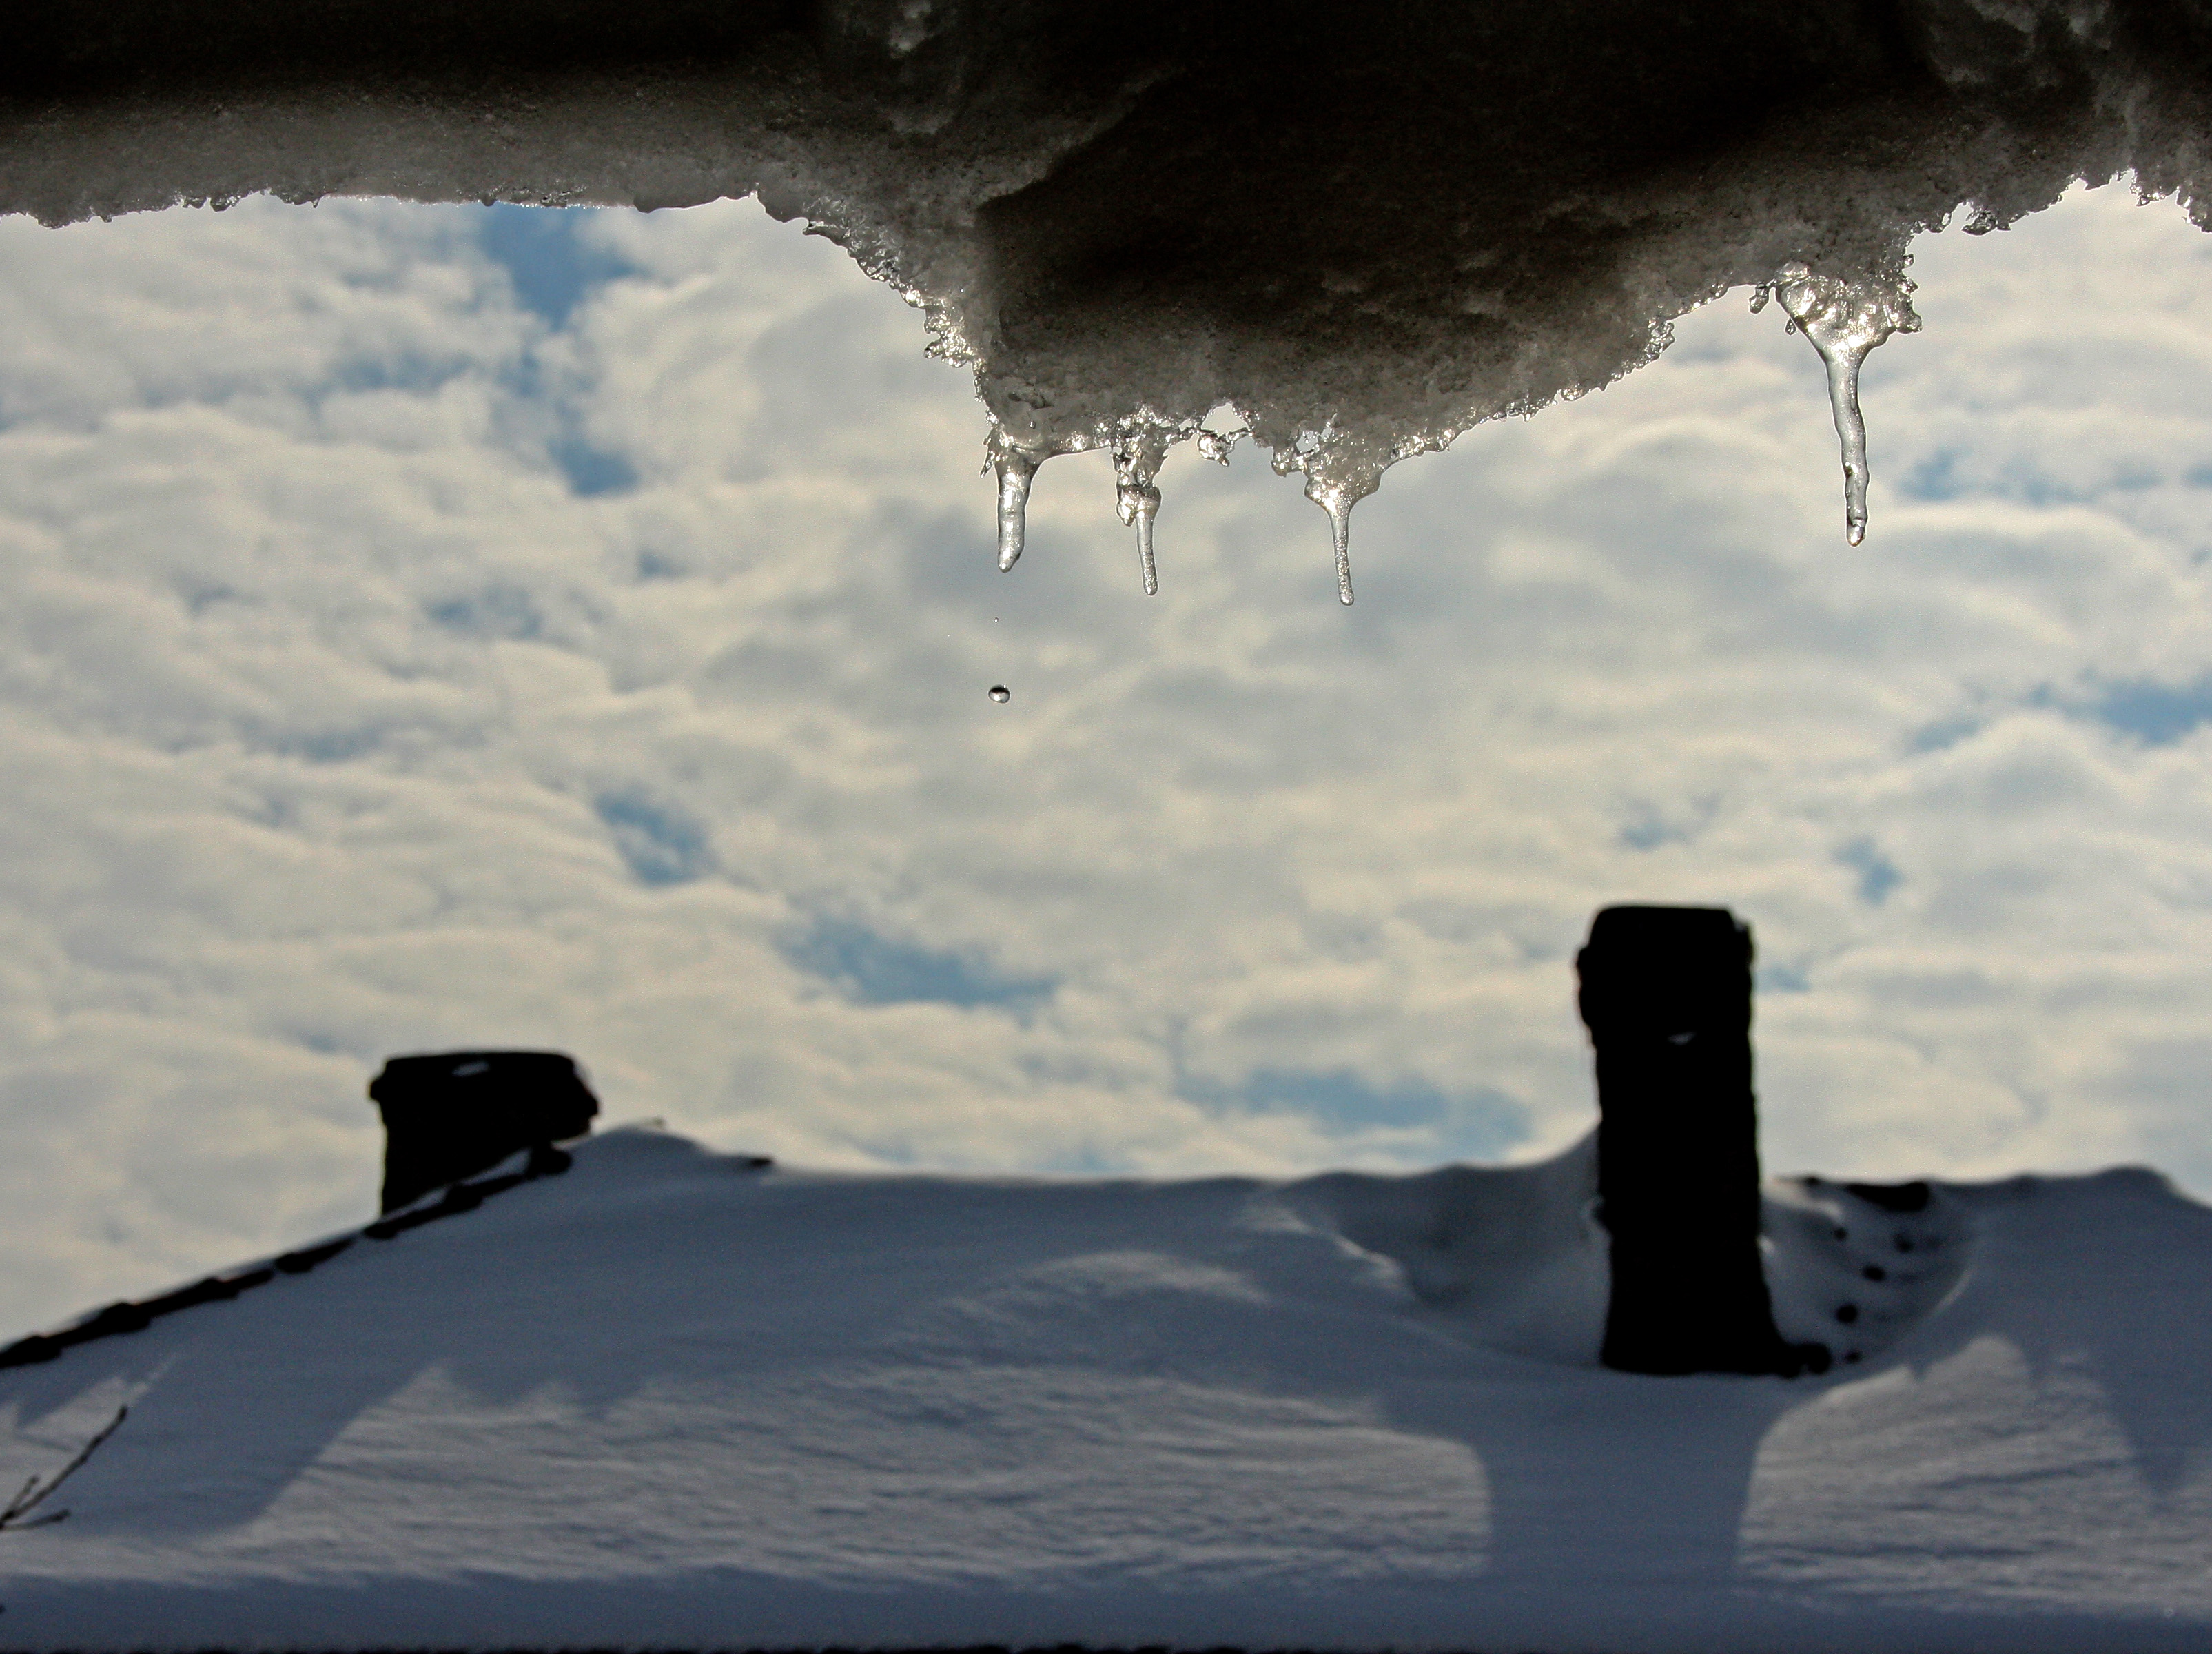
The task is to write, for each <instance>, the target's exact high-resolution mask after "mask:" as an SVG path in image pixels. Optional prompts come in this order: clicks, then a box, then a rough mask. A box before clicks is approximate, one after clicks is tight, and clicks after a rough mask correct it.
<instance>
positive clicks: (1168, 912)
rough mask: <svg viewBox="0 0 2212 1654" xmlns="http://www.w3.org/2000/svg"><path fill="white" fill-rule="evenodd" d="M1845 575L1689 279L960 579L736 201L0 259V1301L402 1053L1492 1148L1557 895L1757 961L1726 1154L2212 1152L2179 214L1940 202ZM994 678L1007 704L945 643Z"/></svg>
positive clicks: (2061, 1163) (917, 339) (1780, 341)
mask: <svg viewBox="0 0 2212 1654" xmlns="http://www.w3.org/2000/svg"><path fill="white" fill-rule="evenodd" d="M1915 274H1916V275H1917V278H1918V279H1919V281H1920V283H1921V292H1920V295H1919V304H1920V308H1921V311H1922V313H1923V316H1924V317H1925V318H1926V321H1927V327H1926V331H1924V332H1923V333H1922V334H1920V335H1918V336H1917V337H1909V338H1900V339H1898V340H1896V341H1893V343H1892V344H1889V345H1887V346H1886V347H1884V348H1883V349H1882V350H1881V351H1879V352H1877V353H1876V355H1875V357H1874V358H1873V360H1872V361H1871V362H1870V363H1869V367H1868V369H1867V374H1866V383H1865V392H1866V401H1867V406H1868V416H1869V424H1870V427H1871V433H1872V443H1873V462H1874V469H1875V487H1874V523H1873V528H1872V532H1871V533H1870V535H1869V539H1868V541H1867V544H1865V545H1864V546H1863V547H1862V548H1860V549H1858V550H1851V549H1850V548H1849V547H1847V546H1846V545H1845V544H1844V538H1843V533H1842V523H1841V515H1842V512H1841V490H1840V484H1839V481H1838V472H1837V468H1836V459H1835V447H1834V436H1833V433H1832V429H1831V428H1830V425H1829V422H1828V414H1827V409H1826V401H1825V398H1824V397H1823V394H1822V391H1821V380H1820V364H1819V362H1818V361H1817V359H1816V358H1815V357H1814V354H1813V352H1812V351H1811V350H1809V349H1808V347H1807V346H1806V344H1804V342H1803V341H1802V339H1796V338H1791V337H1785V336H1784V332H1783V329H1782V323H1781V319H1780V318H1779V317H1778V315H1777V314H1776V313H1774V312H1773V311H1771V310H1769V311H1768V312H1767V313H1765V314H1763V315H1759V316H1753V315H1750V314H1749V313H1747V310H1746V308H1745V306H1744V302H1743V295H1740V294H1739V295H1735V296H1733V297H1732V298H1730V299H1729V300H1727V301H1723V302H1722V303H1720V304H1718V305H1716V306H1714V307H1711V308H1710V309H1708V310H1706V311H1705V312H1701V313H1699V314H1697V315H1694V316H1692V317H1690V318H1686V319H1685V320H1684V321H1683V323H1682V324H1681V325H1680V330H1679V341H1678V343H1677V344H1676V345H1675V346H1674V350H1672V351H1671V352H1669V353H1668V356H1666V357H1665V358H1664V359H1663V360H1662V362H1660V363H1659V364H1658V365H1657V366H1656V367H1655V368H1651V369H1650V370H1647V371H1646V372H1644V373H1643V374H1638V375H1637V376H1635V377H1634V378H1632V379H1631V380H1626V381H1625V382H1623V383H1622V384H1620V385H1619V386H1615V387H1613V389H1612V390H1610V391H1608V392H1605V393H1603V394H1601V395H1596V396H1592V397H1590V398H1586V399H1585V400H1583V401H1582V402H1580V403H1578V404H1574V405H1572V406H1567V407H1561V408H1558V409H1555V410H1552V411H1550V412H1548V413H1546V414H1544V415H1542V416H1541V417H1538V418H1536V419H1534V420H1531V421H1513V422H1508V423H1500V424H1498V425H1494V426H1491V427H1486V428H1483V429H1478V430H1477V431H1475V432H1474V433H1473V434H1471V435H1468V436H1467V437H1466V438H1464V439H1462V441H1461V442H1460V444H1459V445H1458V447H1456V448H1455V450H1454V451H1453V452H1451V453H1448V454H1444V455H1441V456H1434V457H1431V458H1427V459H1420V460H1416V461H1413V462H1410V463H1408V464H1406V465H1401V466H1400V467H1398V468H1397V469H1396V470H1395V471H1393V472H1392V473H1391V475H1390V476H1389V478H1388V479H1387V480H1386V482H1385V483H1384V485H1383V491H1382V493H1381V494H1380V495H1378V496H1376V497H1375V498H1373V499H1370V500H1369V501H1368V502H1365V503H1364V504H1363V505H1362V506H1361V508H1359V511H1358V517H1357V519H1356V522H1355V530H1356V533H1355V545H1354V554H1355V565H1356V571H1357V574H1358V582H1359V602H1358V605H1357V606H1356V607H1355V608H1353V609H1352V610H1349V611H1346V610H1345V609H1343V608H1342V607H1341V606H1340V605H1339V604H1338V603H1337V602H1336V601H1335V596H1334V575H1333V571H1332V567H1331V562H1330V556H1329V547H1328V532H1327V524H1326V522H1325V520H1323V518H1322V515H1321V514H1319V513H1318V512H1317V511H1316V510H1315V509H1314V508H1312V507H1311V506H1310V505H1309V504H1307V503H1306V502H1304V499H1303V498H1301V497H1300V496H1299V494H1298V492H1297V489H1296V488H1295V487H1294V486H1293V485H1292V484H1291V483H1286V482H1283V481H1281V480H1279V479H1278V478H1276V477H1273V475H1272V474H1271V473H1270V472H1269V471H1268V470H1267V465H1266V464H1265V463H1264V460H1263V459H1261V457H1259V456H1255V455H1254V454H1252V453H1249V451H1240V452H1239V453H1237V457H1236V461H1235V463H1234V464H1233V465H1231V466H1230V467H1229V468H1228V469H1226V470H1223V469H1220V468H1218V467H1215V466H1212V465H1206V464H1205V463H1204V462H1203V461H1201V460H1200V459H1197V458H1196V457H1195V456H1194V455H1193V454H1191V453H1189V451H1188V450H1183V451H1181V452H1180V453H1178V454H1177V455H1176V457H1175V458H1173V459H1171V460H1170V464H1169V465H1168V468H1167V470H1166V471H1165V472H1164V476H1163V478H1162V483H1163V487H1164V491H1165V495H1166V503H1165V506H1164V509H1163V512H1162V514H1161V517H1160V522H1159V544H1160V565H1161V576H1162V582H1163V589H1162V592H1161V594H1160V596H1159V597H1158V598H1157V599H1151V600H1147V599H1146V598H1145V597H1144V596H1143V594H1142V592H1141V589H1140V587H1139V580H1138V568H1137V558H1136V554H1135V549H1134V546H1133V543H1132V539H1131V537H1130V534H1129V532H1128V531H1127V530H1126V529H1124V528H1122V527H1121V525H1120V524H1119V523H1118V522H1117V521H1116V520H1115V517H1114V513H1113V500H1112V485H1111V477H1110V471H1109V466H1108V465H1107V463H1106V461H1105V460H1104V459H1103V458H1102V457H1100V456H1097V455H1091V456H1083V457H1079V458H1074V459H1063V460H1060V461H1056V462H1054V464H1053V465H1051V466H1049V467H1048V468H1047V470H1046V471H1044V472H1043V474H1042V477H1041V479H1040V481H1039V483H1038V485H1037V490H1036V503H1035V508H1034V510H1033V512H1032V515H1031V539H1030V551H1029V554H1028V556H1027V557H1026V558H1025V559H1024V562H1023V563H1022V564H1021V566H1020V567H1019V569H1017V570H1016V571H1015V572H1014V573H1013V574H1012V575H1006V576H1002V575H1000V574H999V573H998V572H997V570H996V569H995V568H994V562H993V556H992V530H991V525H990V522H989V520H988V510H989V507H990V505H991V502H992V497H993V496H992V490H991V488H990V485H989V483H988V482H987V479H983V478H981V477H978V476H977V474H976V471H977V465H978V462H979V459H980V444H981V436H982V434H983V429H984V425H983V419H982V416H981V412H980V411H979V410H978V409H977V408H976V406H975V404H974V402H973V401H972V399H971V398H970V396H969V391H968V387H967V385H966V382H965V378H964V375H963V374H962V373H960V372H959V371H957V370H955V369H953V368H949V367H946V366H945V365H943V364H941V363H938V362H930V361H927V360H926V359H924V357H923V356H922V355H921V345H922V343H923V334H922V328H921V321H920V318H919V317H918V315H917V314H916V313H915V312H913V311H911V310H909V309H908V308H907V307H905V306H904V305H903V304H902V302H901V301H899V300H898V298H897V297H896V295H893V294H891V293H890V292H889V291H887V290H885V289H880V288H877V287H875V286H873V285H872V284H871V283H868V282H867V281H866V280H865V279H864V278H863V277H860V275H859V274H858V273H856V272H855V271H854V270H853V269H852V267H851V266H850V265H848V264H847V263H846V261H845V260H844V258H843V257H842V255H841V254H840V253H839V252H837V251H836V249H835V248H833V247H831V246H828V245H826V244H825V243H823V242H822V241H821V240H812V239H809V238H806V237H805V236H803V235H801V234H799V233H798V231H797V230H796V228H794V227H791V226H784V225H778V224H775V223H773V222H770V221H769V220H768V219H767V218H766V217H765V216H763V214H762V213H761V212H760V210H758V209H757V207H755V206H753V205H752V204H750V203H734V204H732V203H726V204H720V205H718V206H714V207H708V208H699V209H693V210H685V211H681V212H661V213H658V214H654V215H651V216H641V215H638V214H635V213H629V212H605V213H595V212H570V213H557V212H540V211H532V210H521V209H505V208H501V209H492V210H484V209H479V208H433V207H420V206H404V205H400V204H392V203H381V202H380V203H362V202H335V201H334V202H328V203H325V204H323V205H321V206H320V207H318V208H312V209H310V208H295V207H287V206H283V205H280V204H276V203H273V202H268V201H262V200H256V201H249V202H246V203H245V204H241V205H240V206H237V207H235V208H234V209H233V210H229V211H228V212H223V213H216V212H210V211H205V210H180V211H176V212H171V213H166V214H160V215H153V216H141V217H136V218H128V219H122V220H118V221H117V222H112V223H107V224H100V223H90V224H84V225H79V226H76V227H74V228H68V229H64V230H46V229H42V228H38V227H37V226H35V225H34V224H32V223H31V222H27V221H25V220H22V219H12V220H6V221H0V337H5V338H6V340H7V341H8V349H7V350H6V351H5V352H4V354H0V582H4V588H5V603H4V608H0V629H4V638H0V751H4V763H5V767H6V768H5V773H6V775H7V776H8V777H9V785H8V786H7V787H6V789H5V791H4V793H3V794H0V833H4V854H0V879H4V881H5V884H4V892H5V893H4V897H0V924H4V926H5V940H4V946H0V1099H4V1100H3V1101H0V1133H4V1136H0V1201H4V1202H5V1209H6V1211H7V1213H8V1232H9V1238H10V1241H11V1244H10V1245H9V1248H8V1250H7V1253H6V1255H5V1256H4V1258H0V1327H4V1328H5V1329H15V1330H20V1329H27V1328H29V1327H32V1326H34V1325H38V1324H42V1323H47V1322H51V1321H53V1320H56V1319H58V1318H60V1317H64V1316H67V1315H69V1314H71V1313H73V1312H75V1311H76V1310H81V1309H83V1308H86V1307H88V1306H89V1305H91V1304H96V1303H98V1302H101V1301H104V1300H105V1299H106V1298H112V1297H115V1296H118V1295H121V1294H124V1293H128V1292H140V1291H144V1290H149V1289H152V1288H155V1287H158V1286H164V1285H167V1284H169V1283H172V1282H173V1281H175V1280H179V1279H181V1278H185V1277H187V1276H189V1275H191V1274H193V1273H194V1272H195V1271H197V1270H200V1269H203V1268H210V1267H213V1266H216V1265H219V1264H222V1263H227V1262H234V1261H237V1260H240V1259H242V1258H246V1257H248V1256H253V1255H256V1254H258V1253H260V1252H263V1251H265V1250H269V1249H270V1248H273V1247H276V1246H277V1245H279V1244H287V1243H291V1242H295V1241H298V1240H300V1239H302V1238H305V1237H310V1236H313V1235H316V1234H319V1233H323V1232H325V1231H330V1230H332V1229H335V1228H337V1227H340V1226H343V1225H349V1224H351V1223H355V1222H357V1221H360V1220H361V1219H363V1218H364V1217H365V1216H367V1215H368V1214H369V1213H371V1212H372V1210H373V1207H374V1194H375V1186H376V1180H377V1175H378V1157H379V1153H380V1132H379V1130H378V1128H377V1126H376V1122H375V1118H374V1112H373V1110H371V1109H370V1107H369V1105H368V1104H367V1102H366V1101H365V1099H364V1097H363V1086H364V1085H365V1084H366V1082H367V1080H368V1078H369V1076H370V1075H371V1074H372V1073H374V1071H375V1069H376V1067H378V1065H379V1064H380V1062H381V1061H382V1060H383V1059H384V1058H385V1057H386V1055H392V1054H394V1053H398V1052H404V1051H410V1050H422V1049H446V1048H451V1047H455V1046H463V1045H475V1044H516V1045H532V1046H554V1047H558V1048H560V1049H566V1050H569V1051H572V1052H574V1054H576V1055H578V1056H579V1057H580V1059H581V1060H582V1061H584V1062H585V1063H586V1066H587V1067H588V1069H589V1071H590V1073H591V1074H592V1077H593V1079H594V1080H595V1082H596V1084H597V1085H598V1087H599V1092H600V1093H601V1096H602V1098H603V1100H604V1103H605V1116H604V1117H605V1119H606V1120H608V1121H610V1122H612V1121H620V1120H623V1119H625V1118H629V1119H635V1118H638V1117H641V1116H661V1117H663V1118H665V1120H666V1122H668V1123H669V1124H670V1125H671V1126H672V1127H674V1128H678V1129H681V1130H684V1131H688V1132H690V1133H693V1134H696V1135H699V1136H701V1137H702V1138H704V1139H706V1140H709V1141H711V1142H713V1143H715V1144H717V1145H720V1146H726V1147H730V1148H743V1149H749V1150H754V1151H758V1152H769V1153H773V1154H775V1155H777V1156H779V1157H782V1158H787V1159H791V1160H794V1161H799V1162H805V1163H811V1164H835V1165H845V1166H864V1165H879V1166H902V1167H930V1168H957V1169H969V1170H977V1171H1044V1172H1103V1171H1133V1172H1140V1173H1145V1174H1150V1175H1176V1174H1182V1173H1191V1172H1200V1171H1220V1170H1236V1171H1255V1172H1288V1171H1302V1170H1307V1169H1312V1168H1317V1167H1322V1166H1328V1165H1342V1164H1360V1165H1368V1166H1383V1167H1388V1166H1418V1165H1425V1164H1433V1163H1435V1162H1437V1161H1438V1160H1440V1159H1444V1158H1455V1157H1468V1158H1528V1157H1534V1156H1537V1155H1541V1154H1544V1153H1547V1152H1552V1151H1553V1150H1555V1149H1557V1148H1558V1147H1559V1146H1563V1145H1564V1144H1565V1143H1567V1142H1569V1141H1571V1140H1573V1139H1574V1138H1575V1137H1576V1136H1577V1135H1578V1134H1581V1133H1582V1132H1583V1131H1584V1130H1585V1129H1587V1128H1588V1126H1589V1123H1590V1122H1591V1120H1592V1118H1593V1110H1592V1101H1591V1088H1590V1083H1589V1073H1588V1062H1587V1056H1586V1052H1585V1049H1584V1045H1583V1035H1582V1031H1581V1029H1580V1026H1579V1025H1578V1024H1577V1021H1576V1019H1575V1014H1574V1010H1573V1003H1572V993H1573V976H1572V970H1571V960H1572V955H1573V951H1574V948H1575V947H1576V946H1577V943H1578V942H1579V940H1580V939H1581V937H1582V935H1583V931H1584V929H1585V927H1586V926H1587V924H1588V921H1589V915H1590V914H1591V912H1592V911H1593V910H1594V909H1596V908H1597V907H1599V906H1601V905H1602V904H1604V903H1608V902H1616V901H1622V900H1639V899H1640V900H1654V901H1667V902H1699V903H1724V904H1727V905H1729V906H1732V907H1734V908H1735V909H1736V910H1737V911H1738V912H1739V913H1740V914H1741V915H1744V916H1746V917H1747V918H1748V919H1749V920H1750V921H1752V922H1753V925H1754V927H1755V928H1756V932H1757V936H1758V940H1759V955H1760V977H1759V980H1760V984H1761V990H1762V991H1761V996H1760V1000H1759V1023H1758V1030H1757V1035H1758V1042H1759V1064H1760V1081H1761V1092H1762V1100H1763V1108H1764V1113H1765V1149H1766V1155H1767V1159H1768V1163H1769V1164H1770V1166H1771V1167H1772V1168H1774V1169H1775V1170H1778V1171H1796V1170H1819V1171H1828V1172H1835V1173H1857V1174H1865V1175H1869V1176H1906V1175H1911V1174H1915V1173H1921V1172H1936V1173H1942V1174H1948V1175H1954V1176H1966V1177H1982V1176H1990V1175H1995V1174H2000V1173H2008V1172H2011V1171H2016V1170H2020V1169H2024V1168H2028V1169H2039V1170H2053V1171H2057V1170H2068V1169H2077V1168H2084V1167H2090V1166H2095V1165H2100V1164H2108V1163H2112V1162H2114V1161H2126V1160H2145V1161H2148V1162H2151V1163H2153V1164H2156V1165H2158V1166H2160V1167H2161V1168H2162V1169H2164V1170H2166V1171H2168V1172H2169V1173H2171V1174H2172V1176H2173V1177H2176V1178H2177V1179H2178V1180H2179V1181H2180V1182H2181V1183H2183V1184H2185V1186H2186V1187H2188V1188H2190V1189H2193V1190H2196V1191H2197V1192H2198V1193H2200V1194H2212V1098H2209V1097H2208V1095H2207V1085H2206V1076H2207V1075H2208V1073H2212V1019H2208V1015H2207V1012H2208V1007H2209V1006H2212V924H2208V904H2212V673H2208V667H2212V602H2208V597H2209V596H2212V593H2208V592H2207V589H2206V587H2207V576H2206V561H2205V560H2206V557H2207V554H2208V549H2212V281H2208V279H2207V277H2208V276H2212V241H2208V240H2206V238H2205V237H2203V235H2201V234H2199V233H2197V231H2195V230H2194V229H2192V228H2191V227H2190V226H2189V224H2188V223H2187V222H2186V221H2185V219H2184V217H2183V216H2181V215H2180V213H2179V211H2178V210H2175V209H2173V208H2172V207H2171V206H2170V205H2165V204H2158V205H2154V206H2151V207H2148V208H2141V207H2138V206H2136V204H2135V203H2134V202H2133V200H2132V198H2130V197H2129V196H2128V195H2127V194H2126V193H2125V192H2124V191H2123V190H2120V189H2108V190H2106V191H2102V192H2091V193H2083V194H2080V195H2077V196H2076V197H2075V198H2071V199H2069V201H2068V202H2067V203H2066V204H2063V205H2062V206H2061V207H2059V208H2058V209H2056V210H2052V211H2051V212H2049V213H2046V214H2045V215H2043V216H2040V217H2039V218H2037V219H2033V220H2031V221H2029V222H2027V223H2024V224H2022V225H2021V226H2020V227H2019V228H2016V229H2015V230H2013V231H2011V232H2009V233H2007V234H1995V235H1990V236H1985V237H1981V238H1968V237H1966V236H1964V235H1963V234H1957V233H1952V234H1946V235H1942V236H1938V237H1933V238H1930V239H1929V240H1927V241H1926V242H1924V243H1923V246H1922V247H1921V249H1920V252H1919V254H1918V262H1917V267H1916V271H1915ZM1000 683H1002V684H1006V685H1008V686H1009V687H1010V688H1011V690H1012V699H1011V701H1010V702H1007V703H1006V704H1005V705H1003V706H1001V705H998V704H994V702H992V701H991V700H990V699H989V697H988V696H987V690H988V688H989V686H990V685H992V684H1000Z"/></svg>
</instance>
